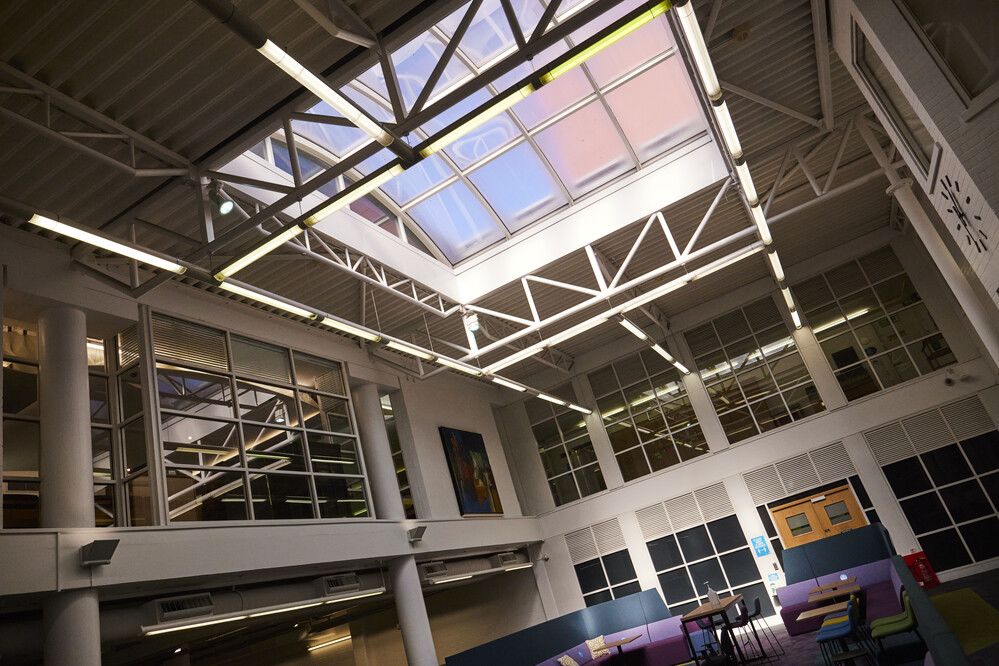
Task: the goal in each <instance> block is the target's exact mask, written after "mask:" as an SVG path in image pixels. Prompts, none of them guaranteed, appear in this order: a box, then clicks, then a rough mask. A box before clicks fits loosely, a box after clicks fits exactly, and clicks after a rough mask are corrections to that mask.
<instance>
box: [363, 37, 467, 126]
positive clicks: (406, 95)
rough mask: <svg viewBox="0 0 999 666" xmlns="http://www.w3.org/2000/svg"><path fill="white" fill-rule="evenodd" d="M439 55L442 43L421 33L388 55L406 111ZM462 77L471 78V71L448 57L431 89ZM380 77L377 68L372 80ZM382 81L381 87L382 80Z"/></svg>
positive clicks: (421, 87)
mask: <svg viewBox="0 0 999 666" xmlns="http://www.w3.org/2000/svg"><path fill="white" fill-rule="evenodd" d="M443 52H444V44H443V43H442V42H441V41H440V40H439V39H437V37H435V36H433V35H432V34H430V33H429V32H425V33H423V34H422V35H420V36H419V37H417V38H416V39H414V40H412V41H411V42H409V43H408V44H406V45H405V46H403V47H402V48H400V49H398V50H396V51H395V52H394V53H392V62H393V63H394V64H395V75H396V78H398V80H399V91H400V93H401V95H402V101H403V104H405V106H406V108H410V107H412V106H413V102H415V101H416V98H417V97H419V95H420V93H421V92H422V91H423V87H424V86H425V85H426V82H427V79H428V78H429V77H430V73H431V72H432V71H433V70H434V67H435V66H436V65H437V62H438V61H439V60H440V57H441V54H442V53H443ZM466 76H471V70H470V69H468V67H466V66H465V65H464V64H463V63H462V62H461V60H459V59H458V58H455V57H452V58H451V59H450V60H449V61H448V64H447V66H446V67H445V68H444V73H443V74H442V75H441V78H440V81H438V82H437V85H436V86H434V93H436V92H439V91H441V90H443V89H445V88H447V87H449V86H451V85H453V84H454V83H456V82H457V81H458V80H460V79H463V78H465V77H466ZM381 77H382V73H381V68H379V69H378V72H377V74H376V78H381ZM382 81H383V82H382V85H383V86H384V80H382ZM431 97H433V95H431Z"/></svg>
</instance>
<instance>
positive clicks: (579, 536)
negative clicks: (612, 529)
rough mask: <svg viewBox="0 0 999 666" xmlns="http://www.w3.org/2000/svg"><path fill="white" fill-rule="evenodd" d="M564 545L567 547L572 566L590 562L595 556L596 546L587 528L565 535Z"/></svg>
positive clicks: (591, 533)
mask: <svg viewBox="0 0 999 666" xmlns="http://www.w3.org/2000/svg"><path fill="white" fill-rule="evenodd" d="M565 545H566V546H568V547H569V559H570V560H572V563H573V564H579V563H580V562H586V561H587V560H592V559H593V558H595V557H596V556H597V544H596V542H594V541H593V532H591V531H590V528H589V527H587V528H585V529H582V530H578V531H576V532H571V533H569V534H566V535H565Z"/></svg>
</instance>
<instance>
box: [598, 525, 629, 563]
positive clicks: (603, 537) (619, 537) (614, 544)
mask: <svg viewBox="0 0 999 666" xmlns="http://www.w3.org/2000/svg"><path fill="white" fill-rule="evenodd" d="M592 529H593V539H594V541H596V542H597V552H599V553H600V554H601V555H607V554H608V553H614V552H617V551H619V550H621V549H622V548H625V544H624V534H623V533H622V532H621V523H619V522H618V521H617V518H614V519H613V520H608V521H605V522H602V523H598V524H597V525H594V526H593V528H592Z"/></svg>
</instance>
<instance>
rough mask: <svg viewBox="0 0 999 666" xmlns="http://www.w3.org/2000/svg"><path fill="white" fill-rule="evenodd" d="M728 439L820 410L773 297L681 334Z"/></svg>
mask: <svg viewBox="0 0 999 666" xmlns="http://www.w3.org/2000/svg"><path fill="white" fill-rule="evenodd" d="M684 337H685V338H686V341H687V345H688V346H689V348H690V351H691V353H692V354H693V357H694V366H695V367H696V368H697V369H698V370H699V371H700V376H701V379H702V380H703V381H704V385H705V387H706V388H707V390H708V394H709V395H710V396H711V402H712V405H713V406H714V409H715V411H716V412H717V413H718V418H719V420H720V421H721V424H722V427H723V428H724V430H725V434H726V435H727V436H728V440H729V442H731V443H735V442H738V441H741V440H743V439H746V438H749V437H753V436H755V435H758V434H760V433H763V432H767V431H768V430H773V429H774V428H779V427H781V426H783V425H787V424H788V423H791V422H792V421H797V420H798V419H802V418H805V417H806V416H810V415H812V414H817V413H818V412H821V411H823V410H825V404H824V403H823V402H822V399H821V398H820V397H819V394H818V391H817V390H816V389H815V384H813V383H812V379H811V377H810V376H809V374H808V370H807V368H806V367H805V363H804V361H803V360H802V359H801V354H800V353H799V352H798V349H797V346H796V345H795V343H794V339H793V338H792V337H791V334H790V331H789V330H788V326H787V323H786V322H785V321H784V319H783V317H782V316H781V314H780V310H778V308H777V304H776V303H775V302H774V300H773V298H771V297H770V296H767V297H766V298H762V299H760V300H758V301H754V302H753V303H750V304H749V305H746V306H744V307H741V308H739V309H736V310H733V311H731V312H729V313H728V314H725V315H722V316H721V317H717V318H715V319H713V320H712V321H710V322H708V323H706V324H704V325H702V326H698V327H697V328H694V329H692V330H690V331H687V332H686V333H685V334H684Z"/></svg>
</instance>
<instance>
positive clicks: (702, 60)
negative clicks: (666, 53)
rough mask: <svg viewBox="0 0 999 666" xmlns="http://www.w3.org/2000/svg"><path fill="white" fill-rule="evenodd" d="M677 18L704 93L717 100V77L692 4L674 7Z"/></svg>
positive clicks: (719, 88)
mask: <svg viewBox="0 0 999 666" xmlns="http://www.w3.org/2000/svg"><path fill="white" fill-rule="evenodd" d="M676 4H678V3H674V7H675V9H676V15H677V18H678V19H679V20H680V26H681V27H682V28H683V34H684V35H685V36H686V38H687V44H688V45H690V55H691V56H692V57H693V58H694V65H695V66H696V67H697V73H698V74H699V75H700V77H701V82H702V83H703V84H704V91H705V92H706V93H707V94H708V97H710V98H711V99H718V97H720V96H721V85H720V84H719V83H718V76H717V75H716V74H715V68H714V65H712V64H711V56H710V55H708V47H707V45H706V44H705V43H704V35H703V34H701V26H699V25H698V24H697V15H696V14H694V3H693V2H689V1H688V2H684V3H683V4H682V5H680V6H678V7H677V6H676Z"/></svg>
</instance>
